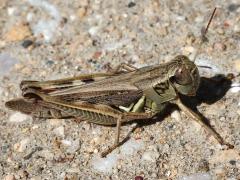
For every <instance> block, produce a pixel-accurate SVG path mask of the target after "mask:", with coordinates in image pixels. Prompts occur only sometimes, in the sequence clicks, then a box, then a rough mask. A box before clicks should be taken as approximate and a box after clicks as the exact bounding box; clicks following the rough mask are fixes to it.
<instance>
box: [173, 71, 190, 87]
mask: <svg viewBox="0 0 240 180" xmlns="http://www.w3.org/2000/svg"><path fill="white" fill-rule="evenodd" d="M174 80H175V82H176V83H177V84H180V85H187V84H190V83H192V79H191V75H190V72H189V71H188V70H187V69H185V68H179V69H178V70H177V71H176V72H175V75H174Z"/></svg>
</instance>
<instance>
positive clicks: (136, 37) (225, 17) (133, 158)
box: [0, 0, 240, 180]
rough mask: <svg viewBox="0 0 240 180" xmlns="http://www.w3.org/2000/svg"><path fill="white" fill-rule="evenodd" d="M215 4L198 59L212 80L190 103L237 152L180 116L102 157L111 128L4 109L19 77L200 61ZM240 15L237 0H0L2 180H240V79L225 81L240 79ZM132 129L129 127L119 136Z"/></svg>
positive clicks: (168, 117)
mask: <svg viewBox="0 0 240 180" xmlns="http://www.w3.org/2000/svg"><path fill="white" fill-rule="evenodd" d="M215 3H216V4H217V7H218V10H217V14H216V15H215V18H214V19H213V22H212V24H211V26H210V29H209V32H208V34H207V37H208V43H206V44H204V45H203V48H201V49H200V51H199V55H198V56H197V58H196V64H198V65H199V66H200V67H199V70H200V74H201V76H204V77H209V78H210V80H209V81H207V80H205V81H206V82H208V86H206V87H205V89H204V83H202V85H201V86H202V88H200V90H199V95H198V96H197V97H196V98H195V99H194V98H193V97H192V98H191V99H193V100H191V101H188V100H186V103H188V104H190V105H192V106H193V105H195V107H196V106H197V109H198V110H199V112H200V113H201V114H202V115H203V116H205V117H207V119H209V122H210V124H211V125H212V126H213V127H214V128H215V129H216V131H217V132H219V133H220V134H221V136H222V137H223V138H224V139H225V140H226V141H227V142H229V143H231V144H233V145H234V149H232V150H228V149H226V147H224V146H223V147H222V146H220V145H219V144H218V143H217V142H216V140H215V139H214V138H212V137H209V136H208V135H207V134H206V132H205V131H204V130H203V129H202V128H201V127H200V126H199V125H198V124H196V123H195V122H193V121H191V120H190V119H189V118H188V117H186V116H185V114H184V113H182V112H179V111H178V110H176V109H175V110H173V111H172V114H170V113H169V114H168V115H166V116H164V117H161V118H159V119H156V120H155V122H154V123H149V124H146V125H144V126H141V127H139V128H137V129H136V130H135V131H134V133H132V134H131V137H130V139H129V140H128V141H127V142H126V143H124V144H123V145H122V146H121V147H120V148H119V149H116V150H115V151H113V152H112V153H111V154H109V155H108V156H107V157H106V158H100V156H99V154H100V152H102V151H103V150H105V149H106V148H107V147H108V146H109V145H111V144H112V143H113V141H114V139H113V138H112V137H114V136H115V128H114V127H106V126H98V125H93V124H89V123H87V122H80V123H78V122H76V121H77V120H75V121H74V119H65V120H60V119H49V120H45V119H40V120H39V119H34V118H31V117H29V116H26V115H22V114H20V113H18V112H12V111H10V110H8V109H6V108H5V106H4V103H5V102H6V101H7V100H9V99H12V98H16V97H20V96H21V91H20V89H19V83H20V82H21V80H27V79H28V80H49V79H59V78H64V77H70V76H75V75H78V74H81V73H93V72H105V71H107V69H108V67H109V65H110V66H111V67H116V66H117V65H119V64H120V63H128V64H131V65H133V66H136V67H143V66H147V65H153V64H158V63H162V62H166V61H169V60H171V59H172V58H173V57H175V56H176V55H179V54H185V55H188V56H189V57H190V58H193V57H194V55H195V53H196V50H197V39H198V37H199V36H200V30H201V28H202V27H203V26H205V25H206V24H207V19H208V18H209V16H210V14H211V12H212V10H213V9H214V7H215V6H216V4H215ZM239 14H240V4H239V2H238V1H237V0H231V1H227V0H224V1H216V2H213V1H203V0H200V1H190V0H184V1H174V0H169V1H147V0H143V1H123V0H116V1H107V0H102V1H99V0H96V1H89V0H81V1H60V0H52V1H49V0H26V1H13V0H10V1H9V0H2V1H1V4H0V27H1V28H0V79H1V80H0V107H1V108H0V118H1V120H0V146H1V147H0V179H5V180H15V179H32V180H38V179H134V178H135V179H139V178H141V179H180V180H191V179H199V180H203V179H204V180H207V179H240V153H239V151H240V131H239V129H240V113H239V106H240V94H239V84H240V83H239V82H240V77H239V76H237V77H236V78H234V79H232V84H231V82H230V84H229V80H227V79H226V78H225V79H224V78H223V77H226V76H227V75H228V74H229V73H233V74H234V75H237V74H239V73H240V68H239V67H240V51H239V49H240V18H239ZM206 66H207V68H206ZM204 67H205V68H204ZM219 74H221V76H217V75H219ZM221 78H222V79H221ZM209 82H210V83H209ZM199 102H200V103H199ZM131 128H132V126H131V125H126V126H123V127H122V131H121V132H122V134H121V138H124V137H125V136H126V135H127V134H128V132H129V131H130V130H131Z"/></svg>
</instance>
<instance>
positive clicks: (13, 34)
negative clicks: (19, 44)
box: [4, 23, 32, 42]
mask: <svg viewBox="0 0 240 180" xmlns="http://www.w3.org/2000/svg"><path fill="white" fill-rule="evenodd" d="M31 35H32V33H31V30H30V28H29V26H28V24H27V23H20V24H16V25H15V26H13V27H12V28H11V29H10V30H9V31H8V32H7V33H6V34H5V36H4V39H5V40H6V41H7V42H14V41H21V40H23V39H25V38H27V37H29V36H31Z"/></svg>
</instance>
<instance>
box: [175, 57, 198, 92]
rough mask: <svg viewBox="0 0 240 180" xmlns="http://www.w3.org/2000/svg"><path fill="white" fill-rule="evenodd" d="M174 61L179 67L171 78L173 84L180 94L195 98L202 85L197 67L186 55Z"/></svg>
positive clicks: (176, 67)
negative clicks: (200, 84)
mask: <svg viewBox="0 0 240 180" xmlns="http://www.w3.org/2000/svg"><path fill="white" fill-rule="evenodd" d="M174 61H176V64H177V66H175V69H174V72H173V74H172V77H171V78H170V81H171V83H172V84H173V85H174V87H175V89H176V91H177V92H178V93H180V94H183V95H187V96H195V95H196V92H197V89H198V87H199V83H200V76H199V72H198V68H197V66H196V65H195V64H194V62H192V61H190V60H189V58H188V57H187V56H184V55H179V56H177V57H175V59H174Z"/></svg>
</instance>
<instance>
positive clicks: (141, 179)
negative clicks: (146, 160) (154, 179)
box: [134, 176, 143, 180]
mask: <svg viewBox="0 0 240 180" xmlns="http://www.w3.org/2000/svg"><path fill="white" fill-rule="evenodd" d="M134 179H135V180H143V177H142V176H136V177H135V178H134Z"/></svg>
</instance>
